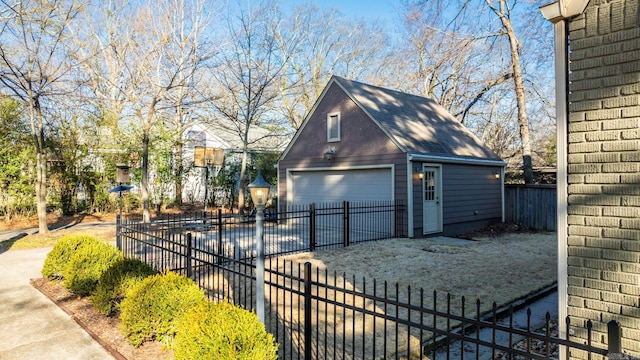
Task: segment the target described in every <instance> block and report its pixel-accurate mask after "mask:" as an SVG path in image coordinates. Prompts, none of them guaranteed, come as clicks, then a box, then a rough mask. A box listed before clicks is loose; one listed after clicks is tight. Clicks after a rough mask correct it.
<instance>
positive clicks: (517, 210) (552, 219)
mask: <svg viewBox="0 0 640 360" xmlns="http://www.w3.org/2000/svg"><path fill="white" fill-rule="evenodd" d="M556 198H557V191H556V185H555V184H533V185H522V184H506V185H505V186H504V202H505V204H504V205H505V221H507V222H513V223H518V224H520V225H521V226H523V227H524V228H527V229H533V230H550V231H556V230H557V228H558V224H557V216H556V215H557V202H556Z"/></svg>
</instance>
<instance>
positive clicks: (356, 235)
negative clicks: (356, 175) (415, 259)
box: [118, 201, 407, 257]
mask: <svg viewBox="0 0 640 360" xmlns="http://www.w3.org/2000/svg"><path fill="white" fill-rule="evenodd" d="M405 211H406V210H405V204H404V203H403V202H399V201H392V202H342V203H334V204H322V205H315V204H311V205H308V206H293V207H289V208H287V210H286V211H281V212H279V213H277V214H273V213H272V214H270V215H269V216H268V217H267V219H266V220H267V221H266V222H265V227H264V246H265V255H266V256H267V257H270V256H279V255H283V254H290V253H296V252H303V251H315V250H316V249H331V248H338V247H346V246H349V245H350V244H357V243H361V242H366V241H374V240H381V239H389V238H397V237H405V236H407V224H406V214H405ZM120 225H121V226H122V228H123V236H127V234H129V233H131V234H133V235H131V236H134V237H135V238H136V239H138V240H148V243H149V244H152V243H154V241H155V240H158V239H175V237H176V236H179V235H181V234H186V233H190V234H192V238H193V240H194V246H197V247H198V248H199V249H205V250H210V251H212V252H216V253H219V254H229V252H230V251H235V252H236V254H235V256H236V257H241V256H244V255H245V254H248V255H249V256H251V255H252V254H253V253H254V252H255V218H254V217H253V216H251V215H234V214H223V213H222V210H216V211H215V212H207V213H204V212H198V213H190V214H180V215H170V216H166V217H163V218H158V219H155V220H154V221H153V222H152V223H143V222H141V221H140V220H139V219H137V218H133V217H127V218H122V219H121V220H120ZM121 238H122V236H118V241H119V240H120V239H121ZM149 246H151V245H149ZM151 247H153V246H151ZM146 250H150V248H147V249H146Z"/></svg>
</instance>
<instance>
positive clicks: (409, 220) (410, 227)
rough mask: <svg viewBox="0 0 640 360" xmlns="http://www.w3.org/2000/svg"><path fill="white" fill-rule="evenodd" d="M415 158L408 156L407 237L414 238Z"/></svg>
mask: <svg viewBox="0 0 640 360" xmlns="http://www.w3.org/2000/svg"><path fill="white" fill-rule="evenodd" d="M412 159H413V157H412V156H411V155H410V154H407V227H408V228H407V236H408V237H409V238H413V167H412V164H411V163H412V162H411V160H412Z"/></svg>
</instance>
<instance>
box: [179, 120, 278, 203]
mask: <svg viewBox="0 0 640 360" xmlns="http://www.w3.org/2000/svg"><path fill="white" fill-rule="evenodd" d="M248 138H249V143H250V144H249V148H250V149H251V150H250V152H251V153H254V152H264V151H270V152H273V151H282V150H283V149H284V146H285V144H286V142H285V140H286V139H284V138H283V137H278V136H273V135H272V134H271V133H270V132H269V131H268V130H266V129H263V128H261V127H258V126H251V127H250V130H249V135H248ZM184 140H185V141H184V142H185V146H184V148H183V155H182V161H183V164H184V169H185V170H186V173H185V174H184V180H183V191H182V200H183V201H185V202H189V203H193V202H202V201H203V200H204V182H205V170H204V168H195V167H193V154H194V148H195V147H196V146H206V147H208V148H221V149H223V150H224V153H225V163H226V164H229V163H232V162H240V161H241V153H242V148H243V142H242V141H241V139H240V136H239V135H238V130H237V129H235V128H234V126H233V124H232V123H230V122H228V121H225V120H218V123H217V125H216V126H212V125H207V124H203V123H194V124H193V125H191V126H190V127H189V129H188V130H187V131H185V133H184ZM209 176H210V179H211V178H212V177H213V176H214V174H213V173H212V172H210V174H209ZM212 190H213V191H216V189H211V188H210V189H209V193H208V195H209V196H216V195H218V194H217V193H214V192H213V191H212ZM220 195H223V196H227V195H225V194H220ZM218 197H219V196H218Z"/></svg>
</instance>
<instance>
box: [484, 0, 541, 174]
mask: <svg viewBox="0 0 640 360" xmlns="http://www.w3.org/2000/svg"><path fill="white" fill-rule="evenodd" d="M485 2H486V3H487V6H489V9H491V11H493V13H494V14H496V16H497V17H498V18H499V19H500V23H501V24H502V28H503V30H504V33H505V35H506V36H507V38H508V39H509V50H510V54H511V67H512V71H513V87H514V90H515V93H516V100H517V103H518V126H519V128H520V141H521V142H522V145H521V146H522V161H523V170H524V182H525V184H531V183H533V165H532V163H531V136H530V134H529V120H528V119H527V100H526V96H525V87H524V80H523V76H522V67H521V65H520V44H519V42H518V38H517V37H516V33H515V30H514V29H513V24H512V23H511V8H510V7H509V6H508V4H507V2H506V1H505V0H500V1H498V4H497V5H498V6H497V7H496V6H495V4H494V3H493V1H491V0H485Z"/></svg>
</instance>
